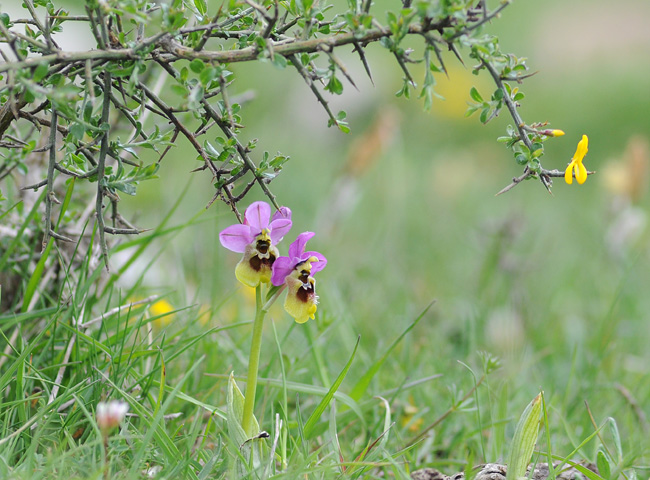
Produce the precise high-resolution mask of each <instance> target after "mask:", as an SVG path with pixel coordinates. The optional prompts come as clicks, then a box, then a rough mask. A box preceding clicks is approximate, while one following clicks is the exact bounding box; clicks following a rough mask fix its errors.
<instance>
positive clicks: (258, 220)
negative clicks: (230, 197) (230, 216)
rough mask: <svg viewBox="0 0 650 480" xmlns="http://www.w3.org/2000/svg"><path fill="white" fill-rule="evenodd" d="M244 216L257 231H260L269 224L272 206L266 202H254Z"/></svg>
mask: <svg viewBox="0 0 650 480" xmlns="http://www.w3.org/2000/svg"><path fill="white" fill-rule="evenodd" d="M244 216H245V217H246V223H247V224H248V225H250V226H251V227H253V230H254V231H255V233H259V232H261V231H262V230H264V229H265V228H266V227H268V226H269V218H271V207H269V204H268V203H266V202H254V203H251V204H250V205H249V206H248V208H247V209H246V213H245V214H244Z"/></svg>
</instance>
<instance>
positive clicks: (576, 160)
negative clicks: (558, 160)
mask: <svg viewBox="0 0 650 480" xmlns="http://www.w3.org/2000/svg"><path fill="white" fill-rule="evenodd" d="M588 142H589V139H588V138H587V135H583V136H582V140H580V142H578V148H577V149H576V153H575V154H574V155H573V158H572V159H571V163H569V166H568V167H566V171H565V172H564V180H566V183H568V184H569V185H571V184H572V183H573V174H574V172H575V176H576V180H578V183H579V184H580V185H582V184H583V183H585V181H586V180H587V169H586V168H585V166H584V165H583V164H582V159H583V158H585V155H587V150H588V149H587V145H588Z"/></svg>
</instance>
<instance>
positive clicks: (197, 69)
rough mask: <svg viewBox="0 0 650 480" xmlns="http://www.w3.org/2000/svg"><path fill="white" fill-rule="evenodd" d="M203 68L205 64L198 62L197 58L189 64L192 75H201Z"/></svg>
mask: <svg viewBox="0 0 650 480" xmlns="http://www.w3.org/2000/svg"><path fill="white" fill-rule="evenodd" d="M204 68H205V63H203V60H199V59H198V58H195V59H194V60H192V61H191V62H190V70H192V71H193V72H194V73H201V72H202V71H203V69H204Z"/></svg>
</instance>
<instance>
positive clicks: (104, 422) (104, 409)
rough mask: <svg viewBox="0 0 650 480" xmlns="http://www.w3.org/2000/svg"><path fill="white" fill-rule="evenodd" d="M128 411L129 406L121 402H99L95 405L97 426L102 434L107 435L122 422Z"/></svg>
mask: <svg viewBox="0 0 650 480" xmlns="http://www.w3.org/2000/svg"><path fill="white" fill-rule="evenodd" d="M128 411H129V404H128V403H126V402H123V401H121V400H111V401H110V402H99V403H98V404H97V411H96V413H95V416H96V417H97V425H98V426H99V428H100V430H101V431H102V432H104V433H108V432H110V431H111V430H113V429H114V428H115V427H117V426H119V424H120V423H121V422H122V420H124V417H125V416H126V412H128Z"/></svg>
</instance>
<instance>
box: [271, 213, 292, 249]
mask: <svg viewBox="0 0 650 480" xmlns="http://www.w3.org/2000/svg"><path fill="white" fill-rule="evenodd" d="M269 227H270V228H271V242H272V243H273V245H277V244H278V243H280V242H281V241H282V239H283V238H284V236H285V235H286V234H287V233H289V230H291V220H290V219H288V218H276V219H275V220H273V221H272V222H271V223H270V225H269Z"/></svg>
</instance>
